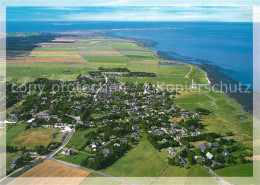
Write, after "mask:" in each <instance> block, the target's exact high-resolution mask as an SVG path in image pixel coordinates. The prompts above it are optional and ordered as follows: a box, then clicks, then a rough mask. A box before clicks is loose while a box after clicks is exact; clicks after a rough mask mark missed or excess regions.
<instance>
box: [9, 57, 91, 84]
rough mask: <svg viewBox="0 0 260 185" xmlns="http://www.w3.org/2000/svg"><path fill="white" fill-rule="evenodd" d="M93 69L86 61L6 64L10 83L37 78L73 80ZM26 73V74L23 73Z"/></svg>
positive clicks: (24, 81) (30, 80)
mask: <svg viewBox="0 0 260 185" xmlns="http://www.w3.org/2000/svg"><path fill="white" fill-rule="evenodd" d="M90 70H93V69H92V68H91V67H90V66H89V65H88V64H87V63H83V62H74V63H69V62H68V63H20V64H17V63H15V64H7V68H6V76H7V81H9V82H11V83H27V82H32V81H34V80H36V79H37V78H48V79H53V80H61V81H67V80H75V79H76V77H77V76H78V75H79V74H87V71H90ZM25 74H26V75H25Z"/></svg>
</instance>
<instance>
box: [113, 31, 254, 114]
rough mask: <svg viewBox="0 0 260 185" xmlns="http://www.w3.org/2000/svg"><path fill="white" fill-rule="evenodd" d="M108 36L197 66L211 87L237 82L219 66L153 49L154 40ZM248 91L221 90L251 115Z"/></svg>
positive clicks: (251, 100) (251, 109)
mask: <svg viewBox="0 0 260 185" xmlns="http://www.w3.org/2000/svg"><path fill="white" fill-rule="evenodd" d="M108 36H111V37H118V38H123V39H130V40H134V41H135V42H136V43H137V44H138V45H140V46H143V47H147V48H149V49H150V50H152V51H153V52H154V53H155V54H156V57H158V58H161V59H164V60H172V61H174V62H179V63H184V64H191V65H194V66H197V67H199V68H200V69H202V70H203V71H204V72H205V78H206V80H207V81H208V84H209V85H211V87H212V85H213V84H219V83H220V82H223V83H226V84H237V82H236V81H235V80H233V79H230V78H229V77H227V76H226V75H225V74H222V73H221V72H220V68H219V67H217V66H214V65H211V64H208V63H206V62H205V61H204V62H202V61H199V62H197V63H192V62H189V61H185V60H178V59H174V58H173V57H171V56H170V55H169V54H167V53H166V52H162V51H157V50H155V49H154V47H155V46H156V45H157V44H158V43H156V42H154V41H150V40H145V39H135V38H129V37H120V36H115V35H111V34H108ZM200 62H201V63H202V64H201V63H200ZM212 88H213V87H212ZM217 90H220V89H218V88H217ZM220 92H222V91H220ZM250 92H251V93H250V94H245V93H225V92H222V93H223V94H225V95H226V96H227V97H229V98H231V99H232V100H233V101H235V102H236V103H238V104H239V105H240V106H241V109H242V110H243V111H246V112H248V113H249V114H251V115H252V114H253V91H250Z"/></svg>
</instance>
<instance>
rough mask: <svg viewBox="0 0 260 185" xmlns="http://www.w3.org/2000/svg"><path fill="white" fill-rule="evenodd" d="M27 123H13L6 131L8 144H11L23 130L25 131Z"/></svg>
mask: <svg viewBox="0 0 260 185" xmlns="http://www.w3.org/2000/svg"><path fill="white" fill-rule="evenodd" d="M25 127H26V124H16V125H12V126H11V127H10V128H9V129H8V130H7V131H6V145H10V144H11V142H12V141H13V140H14V139H15V138H16V137H17V136H18V135H19V134H21V133H22V132H24V130H25Z"/></svg>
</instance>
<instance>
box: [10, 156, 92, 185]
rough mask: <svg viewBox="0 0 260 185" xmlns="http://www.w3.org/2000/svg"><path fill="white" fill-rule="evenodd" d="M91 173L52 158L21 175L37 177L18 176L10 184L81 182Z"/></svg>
mask: <svg viewBox="0 0 260 185" xmlns="http://www.w3.org/2000/svg"><path fill="white" fill-rule="evenodd" d="M89 174H90V172H88V171H85V170H82V169H79V168H75V167H71V166H68V165H65V164H62V163H59V162H56V161H52V160H46V161H44V162H43V163H41V164H39V165H37V166H35V167H34V168H32V169H30V170H29V171H27V172H26V173H24V174H23V175H21V177H37V178H17V179H15V180H14V181H12V182H11V183H9V184H52V183H55V184H79V183H80V182H81V181H82V180H84V178H85V177H87V176H88V175H89ZM40 177H44V178H40ZM47 177H52V178H47ZM54 177H55V178H54ZM66 177H70V178H66ZM71 177H74V178H71Z"/></svg>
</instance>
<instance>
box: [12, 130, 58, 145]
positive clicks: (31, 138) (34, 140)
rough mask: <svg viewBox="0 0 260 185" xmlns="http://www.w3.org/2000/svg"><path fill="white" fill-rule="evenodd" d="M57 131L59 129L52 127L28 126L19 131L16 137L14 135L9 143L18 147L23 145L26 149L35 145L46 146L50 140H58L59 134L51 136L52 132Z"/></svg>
mask: <svg viewBox="0 0 260 185" xmlns="http://www.w3.org/2000/svg"><path fill="white" fill-rule="evenodd" d="M55 132H59V130H57V129H54V128H43V127H39V128H35V129H34V128H30V129H28V130H25V131H23V132H21V133H20V134H19V135H18V136H17V137H15V138H14V139H13V140H12V141H11V143H10V145H11V146H16V147H18V148H20V147H22V146H25V147H26V149H28V150H33V149H34V148H35V147H36V146H39V145H43V146H44V147H47V146H48V145H49V143H50V142H52V141H56V142H60V139H61V137H62V136H61V134H59V135H58V136H56V138H52V134H53V133H55Z"/></svg>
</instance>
